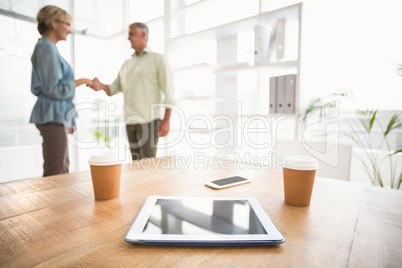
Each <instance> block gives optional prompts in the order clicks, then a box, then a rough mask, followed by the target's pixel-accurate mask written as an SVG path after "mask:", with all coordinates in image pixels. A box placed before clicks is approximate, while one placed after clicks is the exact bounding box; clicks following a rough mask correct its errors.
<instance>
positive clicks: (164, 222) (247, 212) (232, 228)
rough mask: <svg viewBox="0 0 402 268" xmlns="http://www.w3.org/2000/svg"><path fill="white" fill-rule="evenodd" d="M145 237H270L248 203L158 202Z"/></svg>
mask: <svg viewBox="0 0 402 268" xmlns="http://www.w3.org/2000/svg"><path fill="white" fill-rule="evenodd" d="M143 233H144V234H186V235H203V234H205V235H207V234H209V235H211V234H212V235H213V234H224V235H242V234H267V232H266V231H265V229H264V227H263V226H262V224H261V223H260V221H259V219H258V217H257V215H256V214H255V212H254V210H253V209H252V207H251V206H250V204H249V202H248V201H237V200H236V201H235V200H214V201H212V200H211V201H209V200H208V201H206V200H202V201H201V200H199V199H196V198H195V199H189V200H185V201H180V200H158V201H157V203H156V204H155V207H154V208H153V210H152V213H151V215H150V218H149V219H148V222H147V224H146V225H145V227H144V230H143Z"/></svg>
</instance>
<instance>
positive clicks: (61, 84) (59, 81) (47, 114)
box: [30, 5, 92, 176]
mask: <svg viewBox="0 0 402 268" xmlns="http://www.w3.org/2000/svg"><path fill="white" fill-rule="evenodd" d="M36 19H37V21H38V31H39V33H40V34H41V35H42V38H40V39H39V40H38V43H37V44H36V46H35V49H34V52H33V55H32V58H31V61H32V80H31V92H32V93H33V94H34V95H35V96H37V97H38V100H37V101H36V103H35V106H34V108H33V111H32V114H31V118H30V123H34V124H35V125H36V127H37V128H38V129H39V131H40V135H41V136H42V138H43V143H42V149H43V160H44V163H43V169H44V171H43V176H50V175H56V174H61V173H68V168H69V158H68V143H67V132H68V133H71V134H72V133H73V132H74V130H75V121H74V116H70V115H71V114H75V110H74V104H73V98H74V93H75V88H76V87H78V86H80V85H83V84H86V85H87V86H91V85H92V80H90V79H87V78H82V79H78V80H74V74H73V70H72V69H71V67H70V66H69V64H68V63H67V62H66V61H65V60H64V59H63V57H62V56H61V55H60V53H59V51H58V50H57V47H56V44H57V43H58V42H59V41H60V40H66V39H67V35H68V34H70V33H71V26H70V23H71V20H72V19H71V16H70V15H69V14H68V13H67V12H66V11H65V10H63V9H61V8H59V7H56V6H51V5H49V6H45V7H43V8H42V9H41V10H40V11H39V13H38V15H37V18H36Z"/></svg>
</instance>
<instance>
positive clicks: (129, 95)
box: [109, 47, 174, 125]
mask: <svg viewBox="0 0 402 268" xmlns="http://www.w3.org/2000/svg"><path fill="white" fill-rule="evenodd" d="M172 80H173V79H172V74H171V70H170V68H169V66H168V64H167V62H166V59H165V57H164V56H163V55H162V54H159V53H156V52H152V51H151V50H150V49H149V48H148V47H146V48H144V50H143V51H142V52H141V53H140V55H136V54H135V53H134V54H133V56H132V57H131V58H130V59H128V60H126V61H125V62H124V63H123V65H122V66H121V68H120V71H119V74H118V76H117V78H116V79H115V80H114V81H113V83H112V84H110V85H109V88H110V95H115V94H117V93H120V92H122V93H123V96H124V115H125V119H126V124H127V125H134V124H138V123H149V122H151V121H153V120H155V119H161V118H162V116H161V113H162V112H163V111H164V110H165V107H163V105H162V104H172V105H173V104H174V99H173V98H174V96H173V95H174V89H173V81H172Z"/></svg>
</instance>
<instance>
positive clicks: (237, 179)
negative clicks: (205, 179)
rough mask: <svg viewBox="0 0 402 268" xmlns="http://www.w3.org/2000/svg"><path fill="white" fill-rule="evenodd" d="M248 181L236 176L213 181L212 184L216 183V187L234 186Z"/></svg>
mask: <svg viewBox="0 0 402 268" xmlns="http://www.w3.org/2000/svg"><path fill="white" fill-rule="evenodd" d="M246 180H247V179H245V178H242V177H239V176H236V177H230V178H225V179H220V180H216V181H212V182H213V183H215V184H216V185H219V186H223V185H227V184H232V183H236V182H241V181H246Z"/></svg>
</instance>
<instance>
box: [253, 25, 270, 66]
mask: <svg viewBox="0 0 402 268" xmlns="http://www.w3.org/2000/svg"><path fill="white" fill-rule="evenodd" d="M269 39H270V34H269V31H268V29H267V28H266V27H264V26H262V25H255V26H254V64H264V63H267V62H268V49H269Z"/></svg>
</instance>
